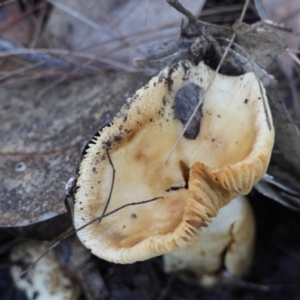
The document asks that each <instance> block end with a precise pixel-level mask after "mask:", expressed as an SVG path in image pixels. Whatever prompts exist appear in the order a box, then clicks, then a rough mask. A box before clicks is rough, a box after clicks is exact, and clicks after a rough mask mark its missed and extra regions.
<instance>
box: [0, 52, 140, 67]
mask: <svg viewBox="0 0 300 300" xmlns="http://www.w3.org/2000/svg"><path fill="white" fill-rule="evenodd" d="M27 54H54V55H63V56H67V57H68V56H75V57H81V58H86V59H91V60H93V61H97V62H100V63H105V64H108V65H111V66H114V67H116V68H120V69H123V70H125V71H128V72H134V71H135V69H133V68H130V67H128V66H127V65H125V64H123V63H121V62H116V61H115V60H112V59H109V58H101V57H98V56H95V55H93V54H89V53H85V52H74V51H70V50H65V49H46V48H41V49H17V50H12V51H10V52H3V51H0V58H1V57H9V56H13V55H20V56H21V55H27ZM43 58H44V59H45V57H43ZM48 59H49V60H50V59H52V58H51V57H48Z"/></svg>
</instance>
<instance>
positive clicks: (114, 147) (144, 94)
mask: <svg viewBox="0 0 300 300" xmlns="http://www.w3.org/2000/svg"><path fill="white" fill-rule="evenodd" d="M214 75H215V72H214V71H213V70H211V69H210V68H209V67H207V66H206V65H205V64H204V63H200V64H199V65H198V66H194V65H192V64H191V63H190V62H187V61H181V62H179V63H177V64H176V65H173V66H171V67H169V68H166V69H164V70H163V71H162V72H161V73H160V74H159V75H158V76H156V77H154V78H152V79H151V80H150V82H149V83H148V84H147V85H146V86H144V87H143V88H141V89H140V90H138V91H137V92H136V94H135V95H134V96H133V97H132V98H130V99H128V101H127V104H126V105H125V106H124V107H123V108H122V109H121V112H120V113H119V114H118V115H117V117H116V118H114V120H113V122H112V123H111V124H110V126H108V127H105V128H103V130H102V131H101V132H100V136H96V137H95V138H94V139H93V140H92V142H91V143H90V145H89V148H88V150H87V154H86V155H85V157H84V159H83V161H82V163H81V166H80V171H79V174H80V176H79V179H78V183H77V185H78V191H77V194H76V203H75V215H74V225H75V228H77V229H78V228H80V227H81V226H83V225H85V224H86V223H88V222H89V221H91V220H93V219H95V218H97V217H99V216H101V214H102V212H103V209H104V207H105V205H106V203H107V201H108V198H109V193H110V189H111V187H112V184H113V192H112V195H111V199H110V203H109V206H108V209H107V212H110V211H112V210H114V209H116V208H118V207H120V206H122V205H125V204H129V203H132V202H138V201H143V200H147V199H151V198H154V197H163V198H161V199H158V200H156V201H154V202H151V203H147V204H142V205H137V206H128V207H126V208H124V209H122V210H120V211H118V212H117V213H115V214H112V215H110V216H109V217H107V218H105V219H103V220H102V221H101V222H94V223H93V224H91V225H89V226H87V227H86V228H84V229H82V230H80V231H78V233H77V234H78V237H79V238H80V240H81V241H82V243H83V244H84V245H85V246H86V247H87V248H89V249H91V251H92V253H93V254H95V255H97V256H99V257H100V258H103V259H105V260H108V261H112V262H117V263H132V262H135V261H141V260H146V259H148V258H150V257H154V256H157V255H161V254H164V253H170V252H173V251H178V250H181V249H184V248H186V247H187V246H189V245H191V244H192V243H194V242H195V241H197V240H199V237H200V235H201V227H203V226H204V227H205V226H207V222H210V220H211V218H212V217H214V216H216V215H217V213H218V211H219V209H220V208H221V207H222V206H224V205H226V204H227V203H229V202H230V201H231V200H232V199H233V198H235V197H236V196H237V195H241V194H247V193H248V192H249V191H250V190H251V188H252V187H253V185H254V184H255V183H256V182H257V181H258V180H259V179H260V178H261V177H262V176H263V175H264V173H265V171H266V168H267V166H268V163H269V159H270V155H271V151H272V147H273V142H274V129H273V125H272V120H271V114H270V111H269V106H268V103H266V111H267V113H268V115H269V118H270V120H269V121H270V122H271V128H270V127H269V126H268V122H267V118H266V111H265V110H264V106H263V100H262V95H261V93H260V89H259V85H258V82H257V80H256V77H255V75H254V74H253V73H247V74H244V75H242V76H235V77H232V76H225V75H220V74H217V76H216V78H215V80H214V82H213V84H212V86H211V87H210V89H209V90H208V92H207V94H206V96H205V99H204V102H203V105H202V108H201V109H200V111H199V112H197V114H196V119H197V120H198V121H197V122H195V121H194V123H192V124H191V126H190V127H189V128H188V130H187V132H186V134H185V135H184V137H183V138H182V140H181V141H180V143H179V144H178V146H177V148H176V149H175V151H174V153H173V155H172V157H171V159H170V161H169V162H168V164H166V165H165V164H164V161H165V159H166V158H167V156H168V153H169V152H170V150H171V148H172V146H173V144H174V143H175V141H176V140H177V138H178V136H179V135H180V133H181V131H182V130H183V128H184V125H185V124H186V122H187V119H188V117H189V116H190V115H191V112H192V110H193V109H194V108H195V106H196V104H197V103H198V101H199V98H200V97H201V95H202V94H203V92H204V91H205V90H206V89H207V86H208V84H209V83H210V82H211V81H212V78H213V77H214ZM263 93H264V98H265V99H267V97H266V95H265V91H263ZM107 150H108V151H109V156H110V158H111V160H112V163H113V165H114V168H115V170H116V173H115V180H114V182H112V177H113V168H112V166H111V164H110V161H109V157H108V155H107Z"/></svg>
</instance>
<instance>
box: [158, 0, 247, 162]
mask: <svg viewBox="0 0 300 300" xmlns="http://www.w3.org/2000/svg"><path fill="white" fill-rule="evenodd" d="M167 2H168V3H169V4H170V2H171V3H172V4H174V3H178V1H177V0H167ZM249 2H250V0H246V1H245V4H244V7H243V10H242V13H241V16H240V18H239V20H240V21H242V20H243V18H244V16H245V13H246V10H247V8H248V5H249ZM179 4H180V3H179ZM180 5H181V4H180ZM181 6H182V5H181ZM179 7H180V6H179ZM180 9H181V8H180ZM184 10H185V9H184ZM185 13H189V12H188V11H187V12H185ZM194 18H196V17H195V16H194ZM192 19H193V18H192ZM196 21H197V19H196ZM235 37H236V33H235V32H234V33H233V35H232V37H231V39H230V42H229V43H228V45H227V48H226V50H225V52H224V53H223V56H222V57H221V60H220V62H219V64H218V66H217V68H216V71H215V74H214V76H213V78H212V80H211V82H210V83H209V84H208V86H207V88H206V90H205V91H204V93H203V95H202V97H201V98H200V99H199V102H198V104H197V106H196V108H195V110H194V111H193V113H192V115H191V116H190V118H189V120H188V122H187V123H186V125H185V126H184V128H183V130H182V132H181V133H180V135H179V137H178V138H177V140H176V142H175V143H174V145H173V147H172V149H171V151H170V152H169V154H168V156H167V158H166V160H165V162H164V164H165V165H166V164H167V163H168V162H169V160H170V158H171V156H172V154H173V153H174V151H175V149H176V147H177V146H178V144H179V142H180V140H181V138H182V137H183V135H184V133H185V132H186V130H187V128H188V127H189V125H190V123H191V122H192V120H193V118H194V116H195V114H196V113H197V111H198V109H199V108H200V106H201V104H202V103H203V100H204V99H205V96H206V95H207V93H208V91H209V89H210V87H211V86H212V84H213V82H214V81H215V78H216V77H217V74H218V73H219V70H220V68H221V66H222V65H223V62H224V60H225V58H226V56H227V54H228V52H229V50H230V48H231V46H232V44H233V42H234V39H235Z"/></svg>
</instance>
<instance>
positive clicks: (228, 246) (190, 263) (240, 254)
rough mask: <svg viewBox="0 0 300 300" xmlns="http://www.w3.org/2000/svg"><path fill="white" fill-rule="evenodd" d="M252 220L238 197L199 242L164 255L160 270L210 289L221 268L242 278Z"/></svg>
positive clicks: (250, 245) (250, 248)
mask: <svg viewBox="0 0 300 300" xmlns="http://www.w3.org/2000/svg"><path fill="white" fill-rule="evenodd" d="M254 237H255V221H254V216H253V213H252V209H251V206H250V204H249V203H248V201H247V199H246V197H244V196H239V197H237V198H235V199H233V200H232V201H231V202H230V203H229V204H228V205H226V206H224V207H222V208H221V209H220V211H219V213H218V215H217V217H216V218H213V220H212V222H211V223H210V224H209V226H207V227H204V228H203V229H202V235H201V239H199V241H197V242H196V243H194V244H192V245H190V246H188V247H187V248H186V249H184V250H180V251H177V252H173V253H170V254H165V255H164V256H163V260H164V270H165V272H167V273H170V272H175V271H180V275H181V277H183V279H185V280H189V281H196V282H200V283H201V284H202V285H203V286H207V287H209V286H213V285H214V284H216V283H217V282H218V279H219V272H220V271H221V269H222V268H223V267H225V269H226V270H227V271H228V272H229V273H230V274H231V275H233V276H236V277H241V276H242V275H244V274H245V273H246V272H247V271H248V269H249V267H250V264H251V261H252V254H253V246H254Z"/></svg>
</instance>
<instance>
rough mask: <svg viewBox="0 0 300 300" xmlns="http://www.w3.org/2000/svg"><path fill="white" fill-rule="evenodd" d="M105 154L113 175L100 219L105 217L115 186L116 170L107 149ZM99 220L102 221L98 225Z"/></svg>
mask: <svg viewBox="0 0 300 300" xmlns="http://www.w3.org/2000/svg"><path fill="white" fill-rule="evenodd" d="M106 154H107V157H108V160H109V163H110V165H111V168H112V171H113V174H112V181H111V186H110V191H109V195H108V198H107V201H106V204H105V207H104V209H103V212H102V215H101V218H103V216H104V215H105V213H106V211H107V208H108V205H109V203H110V200H111V196H112V192H113V189H114V186H115V177H116V169H115V167H114V164H113V162H112V160H111V157H110V155H109V151H108V149H107V148H106ZM101 220H102V219H99V223H100V221H101Z"/></svg>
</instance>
